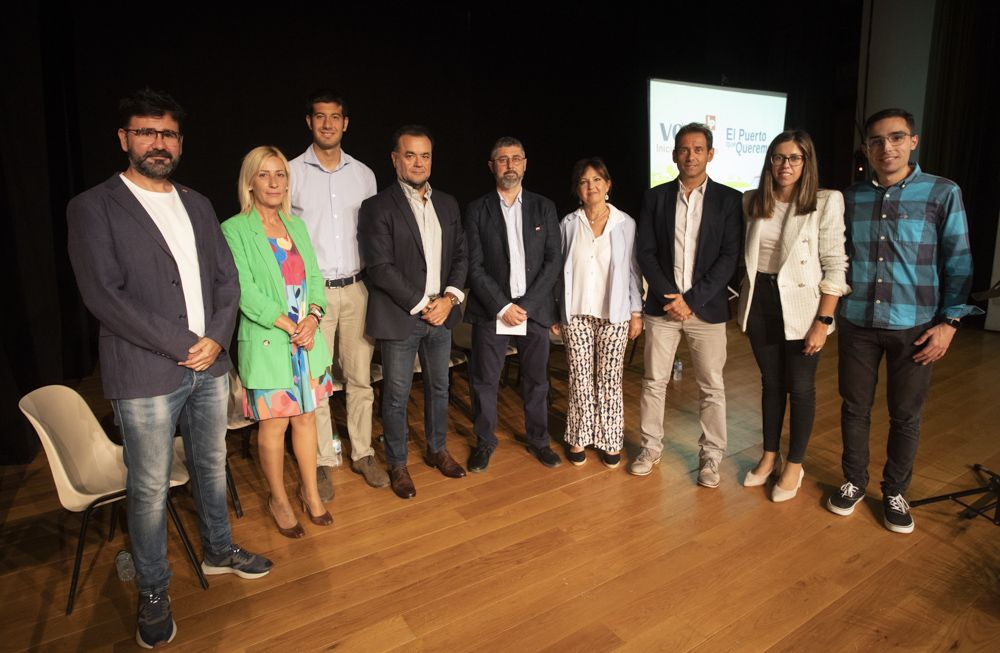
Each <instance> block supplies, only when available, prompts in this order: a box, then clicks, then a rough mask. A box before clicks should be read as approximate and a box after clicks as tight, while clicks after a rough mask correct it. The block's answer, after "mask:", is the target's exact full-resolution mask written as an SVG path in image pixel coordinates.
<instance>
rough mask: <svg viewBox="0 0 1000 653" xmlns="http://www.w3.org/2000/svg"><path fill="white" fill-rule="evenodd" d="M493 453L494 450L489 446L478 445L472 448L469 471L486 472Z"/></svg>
mask: <svg viewBox="0 0 1000 653" xmlns="http://www.w3.org/2000/svg"><path fill="white" fill-rule="evenodd" d="M492 455H493V450H492V449H490V448H489V447H483V446H478V447H476V448H475V449H473V450H472V454H470V455H469V471H470V472H485V471H486V468H487V467H489V466H490V456H492Z"/></svg>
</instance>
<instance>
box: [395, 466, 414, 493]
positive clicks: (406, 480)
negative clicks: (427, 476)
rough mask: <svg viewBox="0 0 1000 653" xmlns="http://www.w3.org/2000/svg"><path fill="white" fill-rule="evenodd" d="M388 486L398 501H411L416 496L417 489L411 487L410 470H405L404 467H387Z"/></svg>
mask: <svg viewBox="0 0 1000 653" xmlns="http://www.w3.org/2000/svg"><path fill="white" fill-rule="evenodd" d="M389 485H391V486H392V491H393V492H395V493H396V496H397V497H399V498H400V499H412V498H413V497H415V496H417V489H416V488H415V487H413V479H411V478H410V470H408V469H406V465H391V466H390V467H389Z"/></svg>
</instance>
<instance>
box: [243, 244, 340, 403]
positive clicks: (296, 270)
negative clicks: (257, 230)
mask: <svg viewBox="0 0 1000 653" xmlns="http://www.w3.org/2000/svg"><path fill="white" fill-rule="evenodd" d="M267 242H268V243H269V244H270V245H271V251H273V252H274V258H275V260H276V261H277V262H278V268H279V269H280V270H281V277H282V279H284V281H285V293H286V297H287V300H288V317H289V318H291V320H292V321H293V322H295V323H296V324H298V322H299V320H300V319H301V318H302V316H304V315H306V314H307V313H308V312H309V303H308V300H307V299H306V298H307V297H308V296H309V295H308V294H307V292H306V290H307V288H306V268H305V265H304V264H303V262H302V256H301V255H300V254H299V250H298V249H296V247H295V243H294V242H292V241H291V239H286V238H268V239H267ZM316 335H317V337H320V338H322V337H323V336H322V334H321V333H319V329H317V333H316ZM289 349H290V351H289V355H290V356H291V357H292V387H290V388H272V389H257V388H247V389H246V390H244V392H243V412H244V414H245V415H246V416H247V417H248V418H250V419H255V420H262V419H270V418H272V417H294V416H296V415H302V414H303V413H308V412H312V411H313V410H316V406H317V404H319V402H321V401H326V399H327V397H329V396H330V394H332V393H333V378H332V377H331V376H330V373H329V372H328V371H327V370H320V375H319V376H316V377H314V376H313V375H312V374H311V373H310V370H309V357H308V355H307V352H306V350H304V349H302V348H300V347H299V346H297V345H295V344H293V343H289Z"/></svg>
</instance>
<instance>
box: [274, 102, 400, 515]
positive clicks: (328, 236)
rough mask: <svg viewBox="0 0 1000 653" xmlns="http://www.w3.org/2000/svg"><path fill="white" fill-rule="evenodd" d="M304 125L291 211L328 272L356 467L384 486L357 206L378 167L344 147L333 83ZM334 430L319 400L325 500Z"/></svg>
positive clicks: (333, 341) (327, 329)
mask: <svg viewBox="0 0 1000 653" xmlns="http://www.w3.org/2000/svg"><path fill="white" fill-rule="evenodd" d="M306 125H307V126H308V127H309V129H310V131H311V132H312V135H313V142H312V145H310V146H309V148H308V149H306V151H305V152H303V153H302V155H300V156H299V157H297V158H295V159H293V160H292V162H291V168H292V213H294V214H295V215H297V216H299V217H300V218H302V220H303V221H305V223H306V227H307V228H308V230H309V237H310V239H311V240H312V244H313V249H315V250H316V259H317V262H318V263H319V269H320V271H321V272H322V273H323V277H324V278H325V279H326V301H327V312H326V315H325V316H324V317H323V319H322V320H321V324H320V327H321V329H322V331H323V337H324V338H326V344H327V345H328V346H329V347H330V351H336V352H337V360H336V363H337V364H338V365H339V367H340V369H341V370H342V374H343V382H344V386H345V390H346V395H347V430H348V434H349V436H350V440H351V461H352V462H351V469H353V470H354V471H355V472H356V473H358V474H361V475H362V476H364V478H365V481H366V482H367V483H368V484H369V485H371V486H372V487H385V486H386V485H388V484H389V477H388V476H387V475H386V473H385V470H384V469H383V468H382V467H381V466H379V465H377V464H376V463H375V451H374V450H373V449H372V404H373V403H374V393H373V392H372V387H371V360H372V352H373V351H374V342H373V341H372V340H371V339H370V338H368V337H367V336H366V335H365V312H366V310H367V307H368V289H367V288H366V287H365V284H364V283H363V279H364V276H365V275H364V271H365V266H364V261H363V260H362V257H361V252H360V250H359V249H358V209H359V208H360V206H361V202H363V201H364V200H366V199H368V198H369V197H371V196H372V195H374V194H375V193H376V191H377V188H376V186H375V174H374V173H373V172H372V171H371V169H370V168H369V167H368V166H366V165H365V164H363V163H361V162H360V161H358V160H357V159H355V158H353V157H352V156H350V155H349V154H347V152H344V150H343V149H342V148H341V140H342V139H343V136H344V132H346V131H347V126H348V117H347V104H346V103H345V101H344V99H343V97H341V96H340V95H339V94H338V93H336V92H334V91H331V90H329V89H321V90H318V91H315V92H313V93H312V94H311V95H310V96H309V98H308V101H307V113H306ZM338 340H339V342H337V341H338ZM335 345H338V346H335ZM333 433H334V430H333V422H332V420H331V419H330V405H329V403H328V402H322V403H321V404H320V406H319V407H317V408H316V435H317V445H318V451H319V456H318V458H317V464H318V465H319V468H318V469H317V474H316V476H317V482H318V485H319V490H320V497H321V498H322V499H323V500H324V501H329V500H330V499H332V498H333V481H332V478H331V475H330V470H329V467H331V466H333V465H334V464H335V463H336V457H337V453H336V451H335V450H334V446H333V441H332V437H333Z"/></svg>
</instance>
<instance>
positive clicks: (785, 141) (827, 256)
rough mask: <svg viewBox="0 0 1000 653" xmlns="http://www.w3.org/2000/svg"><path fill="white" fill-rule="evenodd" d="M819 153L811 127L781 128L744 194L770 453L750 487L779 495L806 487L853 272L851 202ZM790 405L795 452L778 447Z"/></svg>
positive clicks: (749, 321)
mask: <svg viewBox="0 0 1000 653" xmlns="http://www.w3.org/2000/svg"><path fill="white" fill-rule="evenodd" d="M818 186H819V173H818V172H817V165H816V150H815V148H814V147H813V143H812V139H811V138H810V137H809V134H807V133H806V132H804V131H799V130H794V131H786V132H783V133H781V134H779V135H778V136H777V137H775V139H774V140H773V141H772V142H771V145H770V146H769V147H768V149H767V156H766V158H765V161H764V167H763V170H762V171H761V174H760V184H759V186H758V187H757V190H756V191H749V192H748V193H746V195H745V196H744V201H743V207H744V211H743V214H744V217H745V220H746V239H745V245H744V259H745V262H746V270H747V271H746V276H745V277H744V279H743V283H742V284H741V286H740V303H739V309H738V320H739V324H740V327H741V328H742V329H743V331H744V332H745V333H746V334H747V336H748V337H749V339H750V347H751V348H752V349H753V354H754V358H756V359H757V365H758V367H760V377H761V385H762V397H761V412H762V415H763V425H762V427H763V428H762V430H763V435H764V454H763V456H762V457H761V459H760V462H758V463H757V466H756V467H754V468H753V469H752V470H751V471H749V472H748V473H747V475H746V479H745V480H744V481H743V485H745V486H747V487H750V486H756V485H763V484H764V483H765V482H766V481H767V478H768V476H773V477H774V478H776V479H777V481H776V482H775V484H774V487H773V488H772V490H771V499H772V500H773V501H787V500H789V499H791V498H792V497H794V496H795V494H796V492H797V491H798V489H799V487H800V486H801V485H802V477H803V476H804V475H805V472H804V471H803V469H802V460H803V458H804V457H805V452H806V445H807V444H808V442H809V435H810V434H811V432H812V425H813V419H814V418H815V415H816V366H817V365H818V363H819V353H820V351H821V350H822V349H823V345H824V344H825V343H826V337H827V335H829V334H830V333H832V332H833V328H834V326H833V315H834V311H835V310H836V307H837V301H838V299H839V298H840V297H841V296H843V295H845V294H847V293H848V292H850V290H851V289H850V287H848V285H847V282H846V277H845V272H846V270H847V255H846V254H845V252H844V198H843V196H842V195H841V194H840V193H839V192H837V191H834V190H819V188H818ZM786 403H787V404H790V405H791V410H790V415H789V443H788V456H787V458H786V464H785V465H784V467H782V465H781V456H780V454H779V453H778V451H779V444H780V440H781V427H782V423H783V422H784V419H785V405H786Z"/></svg>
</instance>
